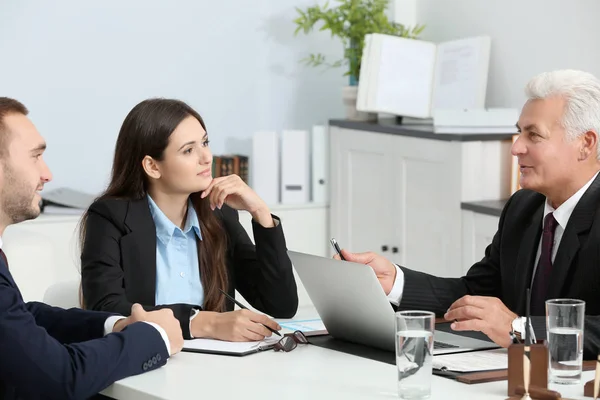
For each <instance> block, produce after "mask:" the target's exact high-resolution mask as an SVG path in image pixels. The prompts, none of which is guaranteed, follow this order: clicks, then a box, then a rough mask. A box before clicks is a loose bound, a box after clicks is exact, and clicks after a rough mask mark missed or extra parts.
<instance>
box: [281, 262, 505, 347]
mask: <svg viewBox="0 0 600 400" xmlns="http://www.w3.org/2000/svg"><path fill="white" fill-rule="evenodd" d="M288 254H289V256H290V259H291V260H292V264H294V268H295V269H296V272H297V273H298V275H299V276H300V279H301V280H302V284H303V285H304V288H305V289H306V291H307V292H308V295H309V296H310V298H311V300H312V302H313V304H314V306H315V308H316V309H317V312H318V313H319V315H320V316H321V319H322V320H323V324H324V325H325V327H326V328H327V331H328V332H329V334H330V335H331V336H333V337H334V338H338V339H343V340H347V341H350V342H354V343H360V344H365V345H369V346H373V347H377V348H380V349H384V350H389V351H395V343H394V340H395V330H396V328H395V319H394V314H395V313H394V310H393V309H392V307H391V306H390V303H389V301H388V299H387V296H386V295H385V293H384V292H383V290H382V289H381V286H380V284H379V281H378V280H377V277H376V276H375V273H374V272H373V270H372V269H371V267H369V266H368V265H363V264H357V263H353V262H349V261H339V260H335V259H332V258H325V257H318V256H314V255H310V254H304V253H298V252H294V251H288ZM498 347H499V346H497V345H495V344H494V343H492V342H487V341H483V340H478V339H472V338H468V337H464V336H459V335H455V334H452V333H447V332H440V331H437V330H436V331H435V334H434V355H437V354H447V353H457V352H463V351H471V350H481V349H492V348H498Z"/></svg>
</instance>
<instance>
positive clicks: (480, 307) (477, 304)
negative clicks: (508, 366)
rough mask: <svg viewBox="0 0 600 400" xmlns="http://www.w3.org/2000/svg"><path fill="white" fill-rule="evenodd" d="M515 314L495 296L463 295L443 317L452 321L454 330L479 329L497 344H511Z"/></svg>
mask: <svg viewBox="0 0 600 400" xmlns="http://www.w3.org/2000/svg"><path fill="white" fill-rule="evenodd" d="M517 317H518V316H517V314H515V313H514V312H512V311H510V310H509V309H508V308H506V306H505V305H504V303H502V301H500V299H498V298H497V297H484V296H468V295H467V296H463V297H461V298H460V299H458V300H456V301H455V302H454V303H453V304H452V305H451V306H450V308H449V309H448V311H447V312H446V314H445V315H444V318H445V319H446V320H448V321H454V322H453V323H452V325H450V327H451V328H452V329H453V330H455V331H479V332H483V333H484V334H486V335H487V336H488V337H489V338H490V339H491V340H493V341H494V343H496V344H497V345H499V346H502V347H508V346H510V344H511V339H510V335H509V333H510V331H511V330H512V321H513V320H514V319H515V318H517Z"/></svg>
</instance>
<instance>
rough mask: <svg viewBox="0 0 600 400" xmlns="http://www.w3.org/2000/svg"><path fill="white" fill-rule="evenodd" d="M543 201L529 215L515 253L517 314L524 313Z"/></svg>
mask: <svg viewBox="0 0 600 400" xmlns="http://www.w3.org/2000/svg"><path fill="white" fill-rule="evenodd" d="M543 212H544V203H543V202H542V203H541V205H540V206H539V207H538V208H537V210H536V211H535V212H534V213H533V215H532V216H531V220H530V221H529V225H528V226H527V227H526V228H525V234H524V235H523V240H522V241H521V244H520V246H519V254H518V255H517V268H516V271H517V273H516V274H515V287H516V288H517V292H516V293H517V298H518V301H517V304H516V307H517V310H518V314H519V315H524V314H525V293H526V292H527V288H528V287H530V285H531V277H532V275H533V264H534V262H535V256H536V254H537V249H538V244H539V242H540V236H541V233H542V214H543Z"/></svg>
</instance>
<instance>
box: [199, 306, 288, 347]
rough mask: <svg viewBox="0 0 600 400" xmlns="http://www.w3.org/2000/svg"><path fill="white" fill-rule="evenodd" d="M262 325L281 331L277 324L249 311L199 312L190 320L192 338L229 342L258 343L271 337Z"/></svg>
mask: <svg viewBox="0 0 600 400" xmlns="http://www.w3.org/2000/svg"><path fill="white" fill-rule="evenodd" d="M263 325H266V326H268V327H269V328H272V329H274V330H277V331H278V330H281V327H280V326H279V324H278V323H277V322H275V321H273V320H272V319H270V318H269V317H267V316H266V315H262V314H257V313H255V312H253V311H250V310H236V311H229V312H224V313H217V312H209V311H200V312H199V313H198V315H197V316H196V317H195V318H194V319H193V320H192V336H194V337H195V338H212V339H219V340H227V341H230V342H251V341H258V340H263V339H264V338H265V337H269V336H271V331H270V330H268V329H267V328H265V327H264V326H263Z"/></svg>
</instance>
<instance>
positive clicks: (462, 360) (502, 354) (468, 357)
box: [433, 349, 508, 372]
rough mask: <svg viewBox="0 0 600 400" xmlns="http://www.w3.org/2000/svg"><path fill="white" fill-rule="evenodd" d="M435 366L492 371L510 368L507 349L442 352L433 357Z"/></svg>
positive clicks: (446, 368)
mask: <svg viewBox="0 0 600 400" xmlns="http://www.w3.org/2000/svg"><path fill="white" fill-rule="evenodd" d="M433 368H434V369H439V370H447V371H455V372H475V371H492V370H496V369H507V368H508V352H507V351H506V349H494V350H482V351H471V352H468V353H456V354H441V355H438V356H434V357H433Z"/></svg>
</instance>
